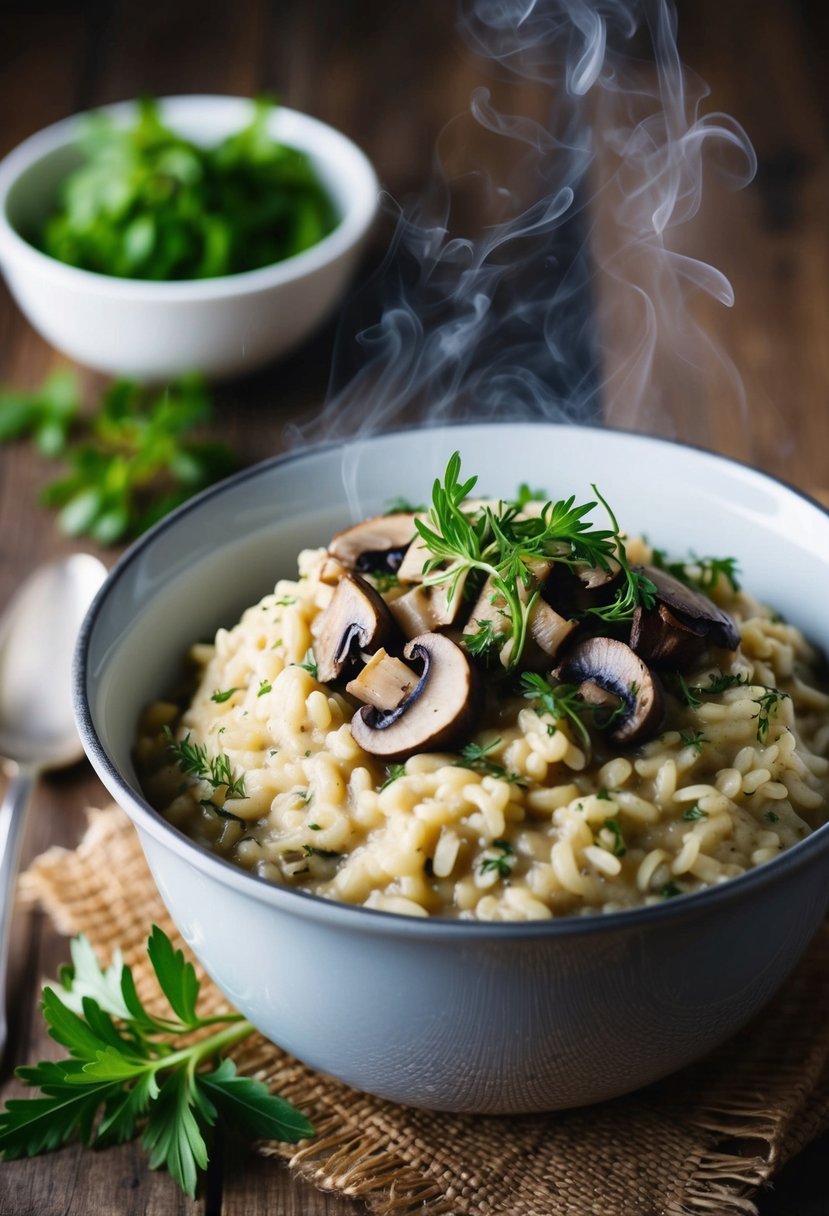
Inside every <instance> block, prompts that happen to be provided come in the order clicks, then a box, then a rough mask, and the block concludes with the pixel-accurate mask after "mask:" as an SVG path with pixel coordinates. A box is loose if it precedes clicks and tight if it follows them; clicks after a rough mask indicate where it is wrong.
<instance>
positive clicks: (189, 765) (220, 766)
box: [164, 726, 247, 818]
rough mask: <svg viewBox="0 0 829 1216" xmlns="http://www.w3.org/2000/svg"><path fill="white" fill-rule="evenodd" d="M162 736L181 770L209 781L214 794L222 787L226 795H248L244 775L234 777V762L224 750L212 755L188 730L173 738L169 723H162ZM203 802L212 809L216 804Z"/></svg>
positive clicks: (233, 796)
mask: <svg viewBox="0 0 829 1216" xmlns="http://www.w3.org/2000/svg"><path fill="white" fill-rule="evenodd" d="M164 737H165V739H166V740H167V750H168V751H169V752H170V755H171V756H172V758H173V759H174V760H175V762H176V764H177V765H178V766H179V768H180V769H181V771H182V772H183V773H186V774H187V775H188V776H192V777H195V778H197V780H199V781H204V782H206V783H207V784H208V785H212V786H213V792H214V794H215V793H217V792H218V791H221V790H224V796H225V799H228V798H245V797H246V796H247V795H246V793H245V775H244V773H242V774H241V775H240V776H239V777H234V775H233V764H232V762H231V759H230V756H228V754H227V753H226V752H221V753H220V754H219V755H218V756H211V755H209V754H208V751H207V747H206V746H205V744H204V743H191V741H190V739H191V735H190V732H189V731H188V732H187V734H186V735H185V737H184V738H183V739H180V740H176V739H175V738H174V737H173V732H172V731H171V730H170V728H169V726H165V727H164ZM205 803H206V804H208V805H210V806H212V807H213V808H214V809H215V806H216V804H215V803H214V802H213V801H212V800H211V799H206V800H205ZM234 818H235V816H234Z"/></svg>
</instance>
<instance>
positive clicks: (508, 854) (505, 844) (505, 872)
mask: <svg viewBox="0 0 829 1216" xmlns="http://www.w3.org/2000/svg"><path fill="white" fill-rule="evenodd" d="M492 848H493V849H498V850H499V853H498V855H497V856H496V857H482V858H481V864H480V866H479V873H481V874H489V873H490V872H491V871H492V870H495V871H497V874H498V877H499V878H509V876H510V874H511V873H512V869H513V866H514V865H515V863H516V861H517V860H518V858H517V857H516V856H515V853H514V851H513V848H512V845H511V844H510V843H509V841H508V840H493V842H492Z"/></svg>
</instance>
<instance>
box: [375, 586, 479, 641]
mask: <svg viewBox="0 0 829 1216" xmlns="http://www.w3.org/2000/svg"><path fill="white" fill-rule="evenodd" d="M462 605H463V579H461V580H459V581H458V584H457V586H456V587H455V593H454V595H453V596H452V598H451V600H450V598H449V587H448V586H447V585H445V584H443V585H442V584H436V585H435V586H434V587H412V589H411V591H406V592H405V593H404V594H403V595H399V596H397V598H396V599H393V600H389V608H390V609H391V613H392V616H393V617H394V619H395V620H396V621H397V624H398V625H399V626H400V628H401V629H402V631H403V633H404V634H405V635H406V637H407V638H416V637H418V636H419V635H420V634H421V633H432V632H433V631H434V630H435V629H445V628H446V627H447V626H448V625H451V624H452V623H453V622H454V621H456V620H457V618H458V615H459V614H460V611H461V607H462Z"/></svg>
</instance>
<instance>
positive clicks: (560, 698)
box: [521, 671, 625, 750]
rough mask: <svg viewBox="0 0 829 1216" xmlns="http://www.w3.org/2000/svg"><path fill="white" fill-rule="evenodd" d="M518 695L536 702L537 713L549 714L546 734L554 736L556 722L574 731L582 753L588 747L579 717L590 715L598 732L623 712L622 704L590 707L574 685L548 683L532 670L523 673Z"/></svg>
mask: <svg viewBox="0 0 829 1216" xmlns="http://www.w3.org/2000/svg"><path fill="white" fill-rule="evenodd" d="M521 692H522V695H523V696H525V697H526V698H527V700H529V701H535V703H536V706H535V709H536V713H538V714H549V715H550V717H551V718H554V719H555V721H554V722H551V723H549V724H548V726H547V732H548V734H551V735H554V734H555V733H556V730H557V729H558V723H559V722H560V721H561V720H562V719H565V720H566V721H568V722H569V723H570V724H571V726H573V727H574V728H575V730H576V732H577V733H578V736H579V738H580V740H581V742H582V746H583V747H584V748H585V750H589V748H590V733H589V731H588V729H587V726H586V725H585V723H584V718H583V716H582V715H584V714H587V715H589V717H590V719H591V721H592V724H593V726H595V727H597V728H598V729H599V730H606V729H607V728H608V727H609V726H610V725H611V724H612V723H613V722H615V721H616V719H617V718H618V717H620V716H621V715H622V714H623V713H624V712H625V704H624V702H623V701H620V703H619V705H618V706H617V708H616V709H614V710H611V711H608V709H607V706H606V705H591V704H590V703H589V702H588V701H585V699H584V697H582V695H581V693H580V692H579V690H578V688H577V687H576V685H575V684H550V682H549V680H546V679H545V678H544V676H542V675H539V674H538V673H537V672H534V671H525V672H524V673H523V674H522V676H521Z"/></svg>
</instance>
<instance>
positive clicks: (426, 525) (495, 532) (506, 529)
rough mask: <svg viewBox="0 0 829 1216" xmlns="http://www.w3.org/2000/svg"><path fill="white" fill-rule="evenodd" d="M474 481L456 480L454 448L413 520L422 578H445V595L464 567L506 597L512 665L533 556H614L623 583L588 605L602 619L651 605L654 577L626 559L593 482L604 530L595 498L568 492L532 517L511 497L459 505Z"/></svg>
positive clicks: (590, 559) (604, 560)
mask: <svg viewBox="0 0 829 1216" xmlns="http://www.w3.org/2000/svg"><path fill="white" fill-rule="evenodd" d="M477 480H478V479H477V477H470V478H468V479H467V480H466V481H461V458H460V453H458V452H455V453H454V454H453V455H452V456H451V457H450V459H449V463H448V464H447V466H446V472H445V473H444V476H443V481H440V480H439V479H438V480H436V481H435V483H434V486H433V489H432V505H431V507H430V509H429V513H428V517H427V519H426V520H422V519H417V520H415V526H416V527H417V530H418V532H419V534H420V537H421V539H422V540H423V542H424V544H425V545H426V547H427V548H428V550H429V552H430V553H431V555H432V556H431V557H430V558H429V559H428V560H427V562H426V564H425V566H424V574H425V578H424V585H425V586H436V585H438V584H443V585H446V587H447V596H448V598H449V600H450V601H451V599H452V598H453V596H454V595H455V594H457V592H458V587H459V584H460V580H461V578H462V577H465V576H468V575H469V574H470V572H473V573H474V575H476V576H477V578H478V579H480V580H484V579H486V578H490V579H491V581H492V588H493V591H495V592H497V593H498V594H499V595H500V596H503V599H504V601H505V613H506V616H507V619H508V621H509V624H510V633H511V637H512V639H513V645H512V648H511V651H510V655H509V668H510V669H514V668H515V667H516V666H517V665H518V664H519V661H520V659H521V654H522V652H523V649H524V644H525V641H526V637H527V626H528V622H529V618H530V615H531V613H532V609H533V606H534V605H535V602H536V600H537V598H538V595H539V591H540V588H539V587H538V586H537V585H536V586H534V577H533V573H532V564H533V562H535V561H537V560H538V559H539V558H542V559H543V558H550V557H552V558H555V560H556V561H557V562H562V563H564V564H565V565H568V566H576V565H580V564H582V563H586V564H587V565H590V566H598V567H600V568H601V569H602V570H606V571H608V572H609V571H610V570H611V569H612V568H613V567H612V565H611V563H612V562H616V563H618V564H619V566H620V567H621V569H622V572H623V575H624V587H623V588H622V589H621V590H620V591H619V592H618V593H617V595H616V598H615V599H614V600H613V602H612V603H611V604H606V605H603V606H600V607H597V608H591V609H590V610H589V611H590V613H591V614H594V615H596V616H598V617H600V618H601V619H603V620H608V621H623V620H629V619H630V618H631V617H632V616H633V612H634V609H635V608H636V606H637V605H638V604H643V605H644V606H645V607H652V606H653V603H654V593H655V588H654V586H653V583H652V582H651V581H650V579H648V578H646V577H645V576H644V575H642V574H640V573H639V572H637V571H635V570H633V569H632V568H631V566H630V565H629V564H628V561H627V557H626V554H625V547H624V543H623V540H622V536H621V533H620V531H619V526H618V524H617V522H616V519H615V517H614V515H613V512H612V511H611V509H610V507H609V506H608V504H607V503H606V502H605V500H604V499H603V498H602V496H601V494H600V493H599V491H598V490H597V489H596V487H595V486H593V492H594V493H595V494H596V497H597V499H598V501H599V502H600V503H601V504H602V506H603V507H604V508H605V510H606V512H607V514H608V516H609V518H610V522H611V525H612V526H611V528H610V529H598V528H594V527H593V526H592V525H591V524H590V523H589V522H588V521H587V520H586V519H585V516H586V515H588V514H589V513H590V512H591V511H592V510H593V508H594V507H595V506H596V505H597V503H596V502H588V503H584V504H582V505H581V506H576V505H575V498H574V497H571V498H569V499H567V500H566V501H560V502H556V503H553V502H547V503H545V504H544V506H543V508H542V510H541V513H540V515H538V516H533V517H530V518H521V516H520V512H519V510H518V508H517V507H516V506H515V504H510V503H499V504H497V507H493V506H484V507H481V508H480V509H478V510H475V511H468V510H465V509H464V502H465V500H466V499H467V498H468V497H469V495H470V493H471V491H472V489H473V488H474V486H475V485H476V484H477ZM522 592H524V595H523V596H522Z"/></svg>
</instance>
